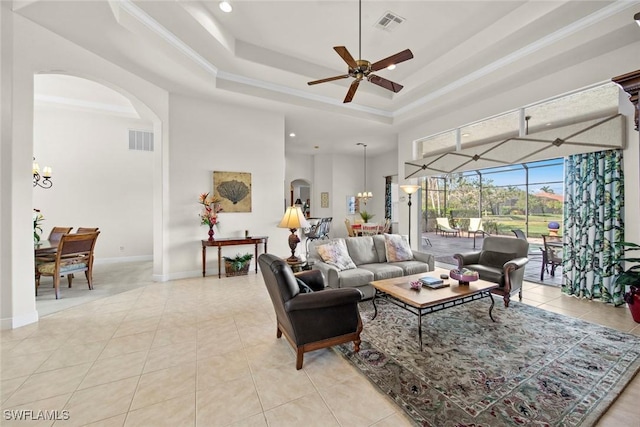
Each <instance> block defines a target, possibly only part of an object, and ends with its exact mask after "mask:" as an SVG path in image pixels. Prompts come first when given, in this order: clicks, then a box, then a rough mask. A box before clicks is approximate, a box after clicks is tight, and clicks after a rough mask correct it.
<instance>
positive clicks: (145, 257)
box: [95, 255, 153, 265]
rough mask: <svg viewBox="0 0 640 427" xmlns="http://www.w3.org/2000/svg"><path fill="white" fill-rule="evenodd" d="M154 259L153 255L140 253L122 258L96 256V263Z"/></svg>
mask: <svg viewBox="0 0 640 427" xmlns="http://www.w3.org/2000/svg"><path fill="white" fill-rule="evenodd" d="M138 261H153V255H138V256H129V257H120V258H96V259H95V265H101V264H115V263H118V262H138Z"/></svg>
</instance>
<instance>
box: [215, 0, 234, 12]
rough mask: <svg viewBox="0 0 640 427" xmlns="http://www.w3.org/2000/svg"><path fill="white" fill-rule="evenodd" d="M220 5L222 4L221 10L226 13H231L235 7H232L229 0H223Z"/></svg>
mask: <svg viewBox="0 0 640 427" xmlns="http://www.w3.org/2000/svg"><path fill="white" fill-rule="evenodd" d="M218 6H220V10H221V11H223V12H225V13H229V12H231V11H232V10H233V7H231V3H229V2H228V1H221V2H220V4H218Z"/></svg>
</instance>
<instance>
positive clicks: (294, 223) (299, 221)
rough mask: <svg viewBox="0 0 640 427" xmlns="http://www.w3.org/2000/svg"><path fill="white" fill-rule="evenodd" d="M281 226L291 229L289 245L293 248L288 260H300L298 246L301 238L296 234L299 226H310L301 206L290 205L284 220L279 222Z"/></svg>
mask: <svg viewBox="0 0 640 427" xmlns="http://www.w3.org/2000/svg"><path fill="white" fill-rule="evenodd" d="M278 227H279V228H288V229H289V230H290V231H291V235H290V236H289V247H290V248H291V256H290V257H289V258H287V262H299V261H300V259H299V258H298V257H297V256H296V246H298V243H300V238H299V237H298V235H297V234H296V231H297V230H298V228H308V227H310V225H309V223H308V222H307V219H306V218H305V217H304V214H303V213H302V209H300V206H289V207H288V208H287V211H286V212H285V213H284V216H283V217H282V221H280V224H278Z"/></svg>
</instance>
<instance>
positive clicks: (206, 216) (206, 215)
mask: <svg viewBox="0 0 640 427" xmlns="http://www.w3.org/2000/svg"><path fill="white" fill-rule="evenodd" d="M198 202H199V203H200V204H201V205H202V206H203V208H202V212H200V220H201V222H200V224H201V225H208V226H209V227H213V226H214V225H216V224H218V222H219V221H218V213H219V212H221V211H222V208H221V207H220V199H219V198H218V197H216V196H209V193H202V194H200V197H199V198H198Z"/></svg>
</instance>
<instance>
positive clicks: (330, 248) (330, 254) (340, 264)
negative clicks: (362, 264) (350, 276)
mask: <svg viewBox="0 0 640 427" xmlns="http://www.w3.org/2000/svg"><path fill="white" fill-rule="evenodd" d="M316 250H317V251H318V254H319V255H320V257H322V260H323V261H324V262H326V263H327V264H329V265H332V266H334V267H335V268H337V269H338V270H340V271H343V270H350V269H353V268H356V265H355V264H354V263H353V260H352V259H351V257H350V256H349V252H348V251H347V245H346V244H345V243H344V240H335V241H333V242H330V243H327V244H324V245H320V246H317V247H316Z"/></svg>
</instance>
